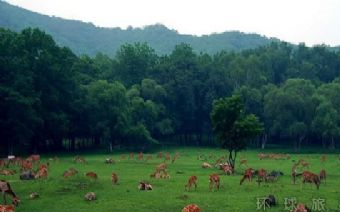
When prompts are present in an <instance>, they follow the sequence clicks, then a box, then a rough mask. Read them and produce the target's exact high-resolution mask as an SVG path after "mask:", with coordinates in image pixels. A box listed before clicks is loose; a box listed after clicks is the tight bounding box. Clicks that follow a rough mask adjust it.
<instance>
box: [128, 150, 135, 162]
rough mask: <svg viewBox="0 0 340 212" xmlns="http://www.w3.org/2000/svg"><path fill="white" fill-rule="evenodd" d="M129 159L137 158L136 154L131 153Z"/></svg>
mask: <svg viewBox="0 0 340 212" xmlns="http://www.w3.org/2000/svg"><path fill="white" fill-rule="evenodd" d="M129 159H130V160H133V159H135V155H134V154H133V153H132V152H131V153H130V155H129Z"/></svg>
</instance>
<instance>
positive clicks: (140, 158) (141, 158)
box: [138, 152, 144, 160]
mask: <svg viewBox="0 0 340 212" xmlns="http://www.w3.org/2000/svg"><path fill="white" fill-rule="evenodd" d="M143 157H144V155H143V152H140V153H139V154H138V160H143Z"/></svg>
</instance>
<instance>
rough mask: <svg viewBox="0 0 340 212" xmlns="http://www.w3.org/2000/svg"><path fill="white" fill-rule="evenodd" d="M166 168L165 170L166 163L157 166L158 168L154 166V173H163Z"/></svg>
mask: <svg viewBox="0 0 340 212" xmlns="http://www.w3.org/2000/svg"><path fill="white" fill-rule="evenodd" d="M166 168H167V165H166V163H161V164H159V165H158V166H156V171H157V172H161V171H165V170H166Z"/></svg>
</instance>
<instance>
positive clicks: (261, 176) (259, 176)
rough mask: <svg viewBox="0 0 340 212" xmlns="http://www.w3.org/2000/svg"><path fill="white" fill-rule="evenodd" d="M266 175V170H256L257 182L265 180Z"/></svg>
mask: <svg viewBox="0 0 340 212" xmlns="http://www.w3.org/2000/svg"><path fill="white" fill-rule="evenodd" d="M266 176H267V172H266V170H264V169H260V170H258V171H257V182H258V184H259V185H260V184H261V182H265V181H266Z"/></svg>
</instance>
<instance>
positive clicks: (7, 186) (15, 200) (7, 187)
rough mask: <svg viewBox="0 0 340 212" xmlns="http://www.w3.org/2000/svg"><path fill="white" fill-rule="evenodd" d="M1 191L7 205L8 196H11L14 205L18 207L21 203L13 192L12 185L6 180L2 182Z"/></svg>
mask: <svg viewBox="0 0 340 212" xmlns="http://www.w3.org/2000/svg"><path fill="white" fill-rule="evenodd" d="M0 191H1V193H2V196H3V199H4V203H5V204H7V200H6V194H8V195H11V196H12V203H13V204H14V205H15V206H17V205H18V204H19V202H20V200H19V198H18V197H17V196H16V195H15V193H14V192H13V191H12V188H11V185H10V184H9V183H8V182H6V181H4V180H0Z"/></svg>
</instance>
